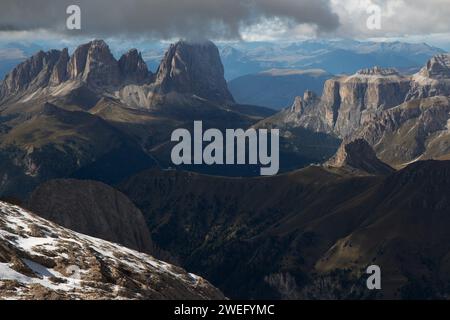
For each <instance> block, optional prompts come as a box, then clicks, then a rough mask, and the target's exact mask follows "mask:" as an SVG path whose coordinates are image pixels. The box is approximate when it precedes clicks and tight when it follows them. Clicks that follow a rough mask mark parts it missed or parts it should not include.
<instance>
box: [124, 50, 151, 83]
mask: <svg viewBox="0 0 450 320" xmlns="http://www.w3.org/2000/svg"><path fill="white" fill-rule="evenodd" d="M119 69H120V74H121V77H122V79H124V80H125V81H126V82H129V83H137V84H143V83H146V82H149V81H150V80H151V77H152V74H151V72H150V71H149V70H148V68H147V64H146V63H145V62H144V60H143V59H142V54H141V53H140V52H138V51H137V50H136V49H131V50H129V51H128V52H127V53H125V54H124V55H123V56H122V57H121V58H120V59H119Z"/></svg>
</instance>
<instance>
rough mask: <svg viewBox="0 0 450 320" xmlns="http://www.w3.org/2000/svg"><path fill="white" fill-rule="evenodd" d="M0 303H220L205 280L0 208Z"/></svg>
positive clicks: (24, 213) (23, 213)
mask: <svg viewBox="0 0 450 320" xmlns="http://www.w3.org/2000/svg"><path fill="white" fill-rule="evenodd" d="M0 212H1V215H0V275H1V277H0V298H2V299H38V300H43V299H224V296H223V295H222V293H221V292H220V291H219V290H217V289H216V288H214V287H213V286H211V285H210V284H209V283H208V282H207V281H205V280H204V279H202V278H200V277H197V276H195V275H193V274H190V273H187V272H186V271H184V270H183V269H181V268H178V267H175V266H172V265H170V264H167V263H164V262H161V261H158V260H156V259H154V258H153V257H151V256H149V255H146V254H144V253H139V252H137V251H133V250H131V249H127V248H124V247H122V246H119V245H117V244H113V243H111V242H107V241H104V240H100V239H97V238H93V237H89V236H85V235H82V234H80V233H76V232H74V231H71V230H69V229H65V228H63V227H60V226H58V225H56V224H54V223H52V222H49V221H47V220H44V219H42V218H40V217H38V216H36V215H34V214H33V213H31V212H28V211H26V210H24V209H22V208H20V207H17V206H14V205H10V204H8V203H5V202H0Z"/></svg>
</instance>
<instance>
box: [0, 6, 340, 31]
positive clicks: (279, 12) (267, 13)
mask: <svg viewBox="0 0 450 320" xmlns="http://www.w3.org/2000/svg"><path fill="white" fill-rule="evenodd" d="M72 4H77V5H79V6H80V7H81V11H82V15H81V18H82V30H81V31H80V32H78V31H68V30H66V29H65V25H66V18H67V14H66V8H67V7H68V6H69V5H72ZM271 20H273V21H279V20H283V21H285V22H286V23H288V24H289V25H311V26H312V27H313V28H314V29H315V30H317V32H324V33H327V32H332V31H334V30H336V29H337V28H338V27H339V17H338V15H337V14H335V13H334V12H333V10H332V9H331V6H330V1H329V0H77V1H75V0H33V1H29V0H2V1H1V2H0V21H1V23H0V30H1V31H5V32H6V31H30V30H37V29H39V30H42V29H44V30H47V31H48V32H52V33H56V34H58V33H61V34H68V35H77V36H80V35H82V36H102V37H108V36H116V35H126V36H143V35H144V36H145V35H150V36H155V37H159V38H163V39H169V38H173V37H182V38H213V39H218V38H220V39H239V38H241V36H242V30H245V29H248V28H251V27H252V26H254V25H257V24H260V23H261V21H271Z"/></svg>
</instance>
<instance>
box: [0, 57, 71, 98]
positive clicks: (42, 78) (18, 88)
mask: <svg viewBox="0 0 450 320" xmlns="http://www.w3.org/2000/svg"><path fill="white" fill-rule="evenodd" d="M64 55H65V53H64V52H62V51H59V50H51V51H49V52H43V51H39V52H38V53H37V54H36V55H34V56H33V57H31V58H30V59H28V60H26V61H25V62H22V63H21V64H19V65H18V66H17V67H16V68H14V69H13V70H12V71H11V73H9V74H8V75H7V76H6V77H5V80H4V81H3V82H2V84H1V88H0V101H1V100H4V99H8V98H12V97H13V96H15V95H18V94H20V93H21V92H23V91H25V90H27V89H28V90H29V91H32V90H36V89H38V88H41V87H45V86H47V85H48V84H49V81H50V78H51V77H52V74H53V73H58V69H60V66H59V64H58V62H59V61H60V59H64ZM55 77H56V75H55Z"/></svg>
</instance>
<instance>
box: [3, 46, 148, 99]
mask: <svg viewBox="0 0 450 320" xmlns="http://www.w3.org/2000/svg"><path fill="white" fill-rule="evenodd" d="M149 80H150V75H149V73H148V70H147V67H146V65H145V63H144V62H143V60H142V57H141V56H140V54H139V53H138V52H137V51H136V50H131V51H129V52H128V53H126V54H124V55H123V56H122V57H121V58H120V60H119V61H117V60H116V59H115V58H114V57H113V55H112V53H111V51H110V49H109V47H108V45H107V44H106V43H105V42H104V41H103V40H94V41H91V42H89V43H86V44H83V45H80V46H79V47H78V48H76V49H75V51H74V52H73V54H72V55H71V56H69V54H68V50H67V49H63V50H62V51H59V50H51V51H49V52H43V51H40V52H38V53H37V54H36V55H34V56H32V57H31V58H30V59H28V60H26V61H24V62H23V63H21V64H19V65H18V66H17V67H16V68H14V69H13V70H12V71H11V73H9V74H8V75H7V76H6V78H5V81H4V83H2V85H1V88H0V103H3V104H5V103H7V102H9V103H10V102H17V101H20V100H24V99H27V100H29V99H35V98H36V97H37V96H39V94H37V93H39V92H38V91H39V89H41V91H42V90H43V92H41V93H40V96H43V97H45V96H50V95H54V96H61V95H66V94H68V92H67V91H70V90H72V89H73V88H76V87H77V86H79V85H80V82H81V83H83V84H84V85H86V86H88V87H89V88H90V89H91V90H94V91H96V92H98V93H102V92H103V93H104V90H107V91H111V92H114V90H116V89H117V88H118V87H120V86H123V85H124V84H125V83H136V84H143V83H145V82H146V81H149ZM69 93H70V92H69Z"/></svg>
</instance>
